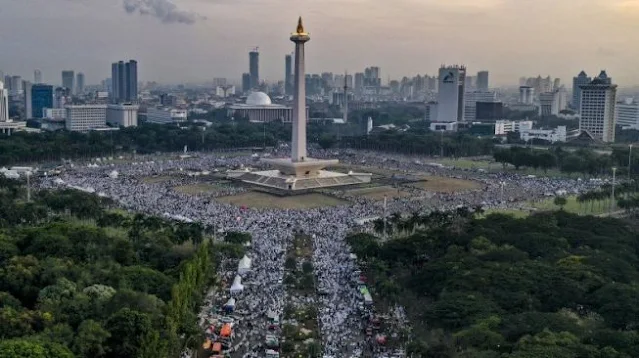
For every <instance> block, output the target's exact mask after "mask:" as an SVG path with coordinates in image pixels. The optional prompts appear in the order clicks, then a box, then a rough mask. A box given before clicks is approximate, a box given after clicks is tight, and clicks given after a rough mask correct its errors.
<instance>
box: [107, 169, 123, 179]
mask: <svg viewBox="0 0 639 358" xmlns="http://www.w3.org/2000/svg"><path fill="white" fill-rule="evenodd" d="M118 176H120V173H118V171H117V170H114V171H112V172H111V173H109V178H111V179H117V178H118Z"/></svg>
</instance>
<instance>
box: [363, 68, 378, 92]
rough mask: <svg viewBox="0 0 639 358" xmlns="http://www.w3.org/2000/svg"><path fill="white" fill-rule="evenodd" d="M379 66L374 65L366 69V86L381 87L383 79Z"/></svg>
mask: <svg viewBox="0 0 639 358" xmlns="http://www.w3.org/2000/svg"><path fill="white" fill-rule="evenodd" d="M380 75H381V73H380V70H379V67H376V66H372V67H367V68H366V69H364V87H380V86H381V85H382V79H381V77H380Z"/></svg>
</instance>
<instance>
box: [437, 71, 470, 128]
mask: <svg viewBox="0 0 639 358" xmlns="http://www.w3.org/2000/svg"><path fill="white" fill-rule="evenodd" d="M465 79H466V67H465V66H442V67H441V68H440V69H439V92H438V95H437V98H438V100H437V102H438V105H437V111H438V113H437V121H439V122H461V121H463V120H464V106H465V101H464V92H465V84H464V80H465Z"/></svg>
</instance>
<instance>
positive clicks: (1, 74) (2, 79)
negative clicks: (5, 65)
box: [0, 71, 4, 82]
mask: <svg viewBox="0 0 639 358" xmlns="http://www.w3.org/2000/svg"><path fill="white" fill-rule="evenodd" d="M2 81H4V72H2V71H0V82H2Z"/></svg>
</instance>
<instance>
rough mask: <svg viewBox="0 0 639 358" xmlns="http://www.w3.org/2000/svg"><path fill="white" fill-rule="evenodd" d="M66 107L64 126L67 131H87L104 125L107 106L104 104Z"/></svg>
mask: <svg viewBox="0 0 639 358" xmlns="http://www.w3.org/2000/svg"><path fill="white" fill-rule="evenodd" d="M66 109H67V118H66V121H65V127H66V129H67V130H69V131H78V132H87V131H90V130H94V129H99V128H105V127H106V110H107V106H106V105H104V104H85V105H77V106H66Z"/></svg>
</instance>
